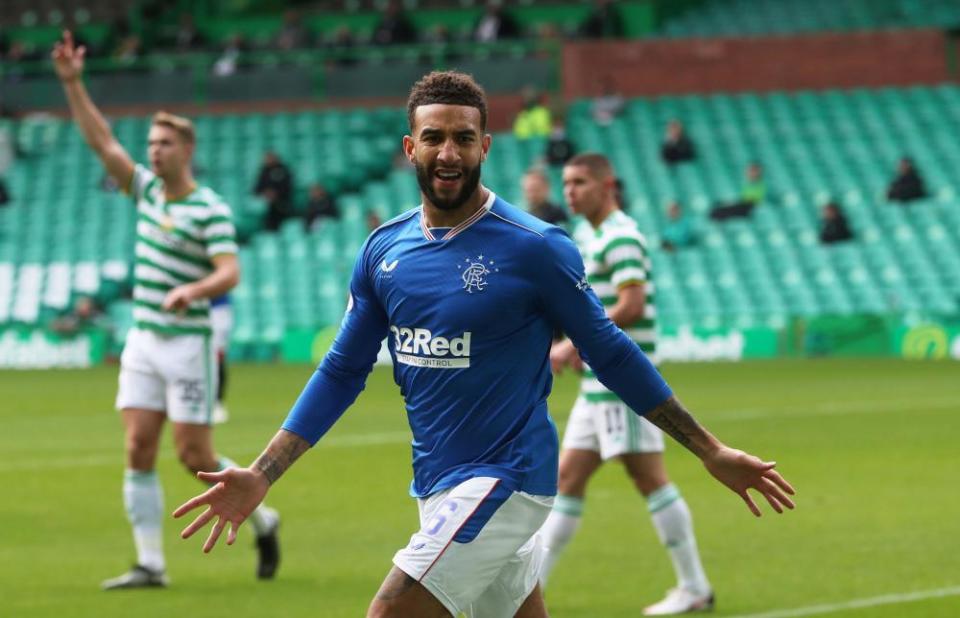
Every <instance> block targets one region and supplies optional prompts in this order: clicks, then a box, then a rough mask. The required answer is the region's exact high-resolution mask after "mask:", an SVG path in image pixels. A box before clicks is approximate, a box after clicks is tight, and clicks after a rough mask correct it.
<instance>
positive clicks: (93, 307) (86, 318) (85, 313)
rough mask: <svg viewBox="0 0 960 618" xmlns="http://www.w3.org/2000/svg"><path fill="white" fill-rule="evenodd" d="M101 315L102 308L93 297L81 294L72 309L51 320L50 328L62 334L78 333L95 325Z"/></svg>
mask: <svg viewBox="0 0 960 618" xmlns="http://www.w3.org/2000/svg"><path fill="white" fill-rule="evenodd" d="M100 315H101V311H100V308H99V307H98V306H97V303H96V302H94V300H93V298H91V297H89V296H80V297H78V298H77V300H76V302H75V303H74V304H73V307H72V308H71V309H69V310H67V311H66V312H65V313H64V314H63V315H61V316H59V317H57V318H55V319H54V320H53V321H52V322H50V330H52V331H53V332H55V333H57V334H60V335H68V336H69V335H76V334H77V333H81V332H83V331H84V330H86V329H88V328H90V327H92V326H95V325H96V324H97V323H98V322H99V320H98V318H99V317H100Z"/></svg>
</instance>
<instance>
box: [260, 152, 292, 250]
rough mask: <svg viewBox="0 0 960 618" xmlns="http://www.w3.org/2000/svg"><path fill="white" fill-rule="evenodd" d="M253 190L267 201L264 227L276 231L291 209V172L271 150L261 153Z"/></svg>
mask: <svg viewBox="0 0 960 618" xmlns="http://www.w3.org/2000/svg"><path fill="white" fill-rule="evenodd" d="M253 192H254V194H256V195H259V196H260V197H262V198H263V199H264V201H266V203H267V215H266V218H265V219H264V228H266V229H268V230H271V231H276V230H277V229H278V228H279V227H280V224H281V223H283V220H284V219H285V218H287V217H289V216H290V214H291V213H292V210H293V208H292V200H293V174H292V173H290V168H289V167H287V165H286V164H285V163H284V162H283V161H281V160H280V157H278V156H277V153H275V152H273V151H272V150H268V151H267V152H265V153H264V155H263V164H262V165H261V166H260V173H259V174H258V175H257V184H256V185H255V186H254V188H253Z"/></svg>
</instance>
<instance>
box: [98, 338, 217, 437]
mask: <svg viewBox="0 0 960 618" xmlns="http://www.w3.org/2000/svg"><path fill="white" fill-rule="evenodd" d="M119 382H120V387H119V389H118V391H117V401H116V407H117V409H118V410H123V409H125V408H137V409H140V410H155V411H157V412H166V413H167V418H169V419H170V420H171V421H173V422H175V423H190V424H195V425H209V424H210V423H211V422H212V415H213V403H214V398H215V397H216V395H217V359H216V353H215V352H214V349H213V344H212V342H211V341H210V335H201V334H177V335H165V334H161V333H158V332H155V331H152V330H148V329H144V328H131V329H130V332H129V333H127V342H126V344H125V345H124V346H123V353H122V354H121V355H120V379H119Z"/></svg>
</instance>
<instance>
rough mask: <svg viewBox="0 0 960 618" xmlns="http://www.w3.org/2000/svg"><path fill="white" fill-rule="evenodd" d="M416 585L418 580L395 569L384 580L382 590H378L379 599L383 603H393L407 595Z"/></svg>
mask: <svg viewBox="0 0 960 618" xmlns="http://www.w3.org/2000/svg"><path fill="white" fill-rule="evenodd" d="M416 583H417V580H415V579H413V578H412V577H410V576H409V575H407V574H406V573H404V572H403V571H401V570H400V569H398V568H396V567H394V568H393V569H391V570H390V573H389V574H388V575H387V578H386V579H385V580H383V584H382V585H381V586H380V590H377V598H378V599H380V600H381V601H392V600H394V599H396V598H398V597H401V596H403V595H404V594H406V592H407V591H408V590H410V589H411V588H413V586H414V585H415V584H416Z"/></svg>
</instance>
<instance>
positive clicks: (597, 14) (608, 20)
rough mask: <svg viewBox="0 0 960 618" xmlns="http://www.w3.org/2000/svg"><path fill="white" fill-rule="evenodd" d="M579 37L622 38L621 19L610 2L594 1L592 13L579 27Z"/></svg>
mask: <svg viewBox="0 0 960 618" xmlns="http://www.w3.org/2000/svg"><path fill="white" fill-rule="evenodd" d="M580 35H581V36H582V37H584V38H587V39H607V38H620V37H622V36H623V18H622V17H621V16H620V11H619V10H618V9H617V7H616V5H615V4H614V3H613V2H612V0H594V7H593V12H592V13H590V15H589V16H588V17H587V19H586V21H584V22H583V24H582V25H581V26H580Z"/></svg>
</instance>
